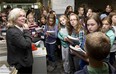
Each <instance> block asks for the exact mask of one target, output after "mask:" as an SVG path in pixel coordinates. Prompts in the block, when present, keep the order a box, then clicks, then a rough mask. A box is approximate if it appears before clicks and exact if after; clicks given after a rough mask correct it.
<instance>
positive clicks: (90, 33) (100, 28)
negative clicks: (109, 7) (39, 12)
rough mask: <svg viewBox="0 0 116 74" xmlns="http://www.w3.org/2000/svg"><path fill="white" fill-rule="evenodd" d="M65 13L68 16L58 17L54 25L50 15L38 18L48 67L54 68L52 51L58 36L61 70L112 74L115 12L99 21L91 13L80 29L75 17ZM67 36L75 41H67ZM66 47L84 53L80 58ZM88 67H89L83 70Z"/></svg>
mask: <svg viewBox="0 0 116 74" xmlns="http://www.w3.org/2000/svg"><path fill="white" fill-rule="evenodd" d="M69 12H70V14H67V15H66V14H65V15H61V16H60V17H59V23H58V24H56V16H55V15H54V14H49V15H47V17H45V16H42V17H41V19H40V24H41V25H40V26H44V29H43V30H42V31H41V32H43V36H44V39H45V46H46V48H47V58H48V60H49V65H48V68H49V69H50V68H52V70H54V69H55V68H56V66H57V65H56V57H55V49H56V48H57V47H56V44H57V37H58V38H59V39H60V41H61V53H62V61H63V68H64V72H65V73H66V74H71V73H74V72H76V71H78V70H79V69H83V72H82V71H79V72H76V74H80V73H81V74H88V73H89V74H93V73H97V74H99V73H104V74H109V73H112V74H113V73H114V74H115V73H116V70H115V69H114V68H112V67H111V65H114V62H115V51H116V49H115V46H114V44H115V35H116V34H115V33H116V32H115V31H116V12H111V13H110V14H109V16H106V17H104V18H102V19H100V16H99V15H98V14H97V13H91V16H89V17H87V18H86V21H84V22H83V23H84V26H83V23H82V22H81V21H80V19H79V17H78V15H77V14H75V13H74V12H71V11H69ZM68 36H71V37H73V38H78V40H73V39H70V38H69V37H68ZM70 45H72V46H74V47H75V49H76V48H81V49H82V50H84V51H86V53H84V55H80V54H79V52H77V51H74V50H72V49H71V48H70V47H69V46H70ZM113 46H114V47H113ZM105 62H109V63H110V64H111V65H110V64H109V63H105ZM88 64H89V66H86V67H84V66H85V65H88ZM78 65H79V66H78ZM83 67H84V68H83ZM52 70H51V71H52Z"/></svg>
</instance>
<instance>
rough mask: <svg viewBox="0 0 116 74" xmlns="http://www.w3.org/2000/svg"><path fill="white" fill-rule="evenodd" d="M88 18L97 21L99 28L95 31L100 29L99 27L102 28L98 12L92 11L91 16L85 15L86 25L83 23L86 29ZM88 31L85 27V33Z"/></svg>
mask: <svg viewBox="0 0 116 74" xmlns="http://www.w3.org/2000/svg"><path fill="white" fill-rule="evenodd" d="M89 19H94V20H95V21H96V22H97V24H98V25H99V28H98V30H97V31H100V30H101V28H102V22H101V19H100V17H99V14H98V13H93V15H92V16H91V17H87V18H86V22H85V23H86V25H85V27H86V29H87V21H88V20H89ZM88 33H89V31H88V29H87V34H88Z"/></svg>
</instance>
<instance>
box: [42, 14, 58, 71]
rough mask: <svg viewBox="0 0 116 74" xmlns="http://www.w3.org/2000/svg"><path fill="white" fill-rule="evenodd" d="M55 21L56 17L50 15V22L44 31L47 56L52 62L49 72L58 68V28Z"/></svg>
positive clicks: (48, 19)
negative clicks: (56, 53)
mask: <svg viewBox="0 0 116 74" xmlns="http://www.w3.org/2000/svg"><path fill="white" fill-rule="evenodd" d="M55 20H56V18H55V15H53V14H49V15H48V18H47V21H48V22H47V24H46V25H45V30H44V35H45V45H46V48H47V56H48V60H49V62H50V65H49V66H48V69H49V71H53V70H54V69H55V67H56V64H55V62H56V57H55V49H56V39H57V31H58V27H57V26H56V25H55ZM50 31H51V32H50Z"/></svg>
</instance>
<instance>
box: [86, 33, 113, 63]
mask: <svg viewBox="0 0 116 74" xmlns="http://www.w3.org/2000/svg"><path fill="white" fill-rule="evenodd" d="M85 48H86V51H87V54H88V56H89V57H91V58H92V59H94V60H97V61H101V60H103V59H105V58H106V57H107V55H108V54H109V52H110V48H111V45H110V40H109V38H108V37H107V36H106V35H105V34H104V33H102V32H94V33H90V34H88V35H87V36H86V41H85Z"/></svg>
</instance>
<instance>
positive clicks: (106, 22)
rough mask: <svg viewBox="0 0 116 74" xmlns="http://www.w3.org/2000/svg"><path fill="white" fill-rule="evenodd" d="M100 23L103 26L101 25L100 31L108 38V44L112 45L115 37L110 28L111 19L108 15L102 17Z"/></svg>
mask: <svg viewBox="0 0 116 74" xmlns="http://www.w3.org/2000/svg"><path fill="white" fill-rule="evenodd" d="M102 24H103V26H102V29H101V31H102V32H103V33H105V34H106V35H107V36H108V37H109V38H110V44H111V47H112V45H113V42H114V39H115V35H114V32H113V30H112V21H111V19H110V18H109V17H105V18H103V19H102Z"/></svg>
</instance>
